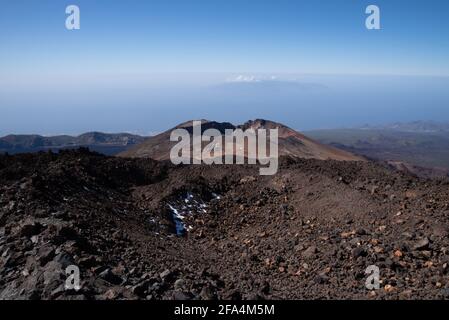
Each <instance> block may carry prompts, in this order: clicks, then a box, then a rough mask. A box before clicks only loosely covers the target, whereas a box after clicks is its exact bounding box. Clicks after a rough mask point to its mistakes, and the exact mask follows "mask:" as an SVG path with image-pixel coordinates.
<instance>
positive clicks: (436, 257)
mask: <svg viewBox="0 0 449 320" xmlns="http://www.w3.org/2000/svg"><path fill="white" fill-rule="evenodd" d="M258 172H259V170H258V168H257V167H251V166H237V165H234V166H190V167H187V166H180V167H174V166H172V165H171V164H169V163H165V162H156V161H153V160H149V159H126V158H114V157H106V156H101V155H98V154H94V153H90V152H88V151H87V150H79V151H64V152H61V153H60V154H52V153H40V154H27V155H15V156H8V155H4V156H0V299H346V298H351V299H444V298H449V267H448V263H449V238H448V236H449V183H448V182H447V181H443V180H432V181H431V180H420V179H418V178H416V177H414V176H411V175H407V174H405V173H399V172H393V171H391V170H390V169H388V168H386V167H382V166H380V165H376V164H373V163H369V162H337V161H319V160H299V159H291V158H284V159H282V161H281V168H280V171H279V173H278V174H277V175H275V176H259V175H258ZM69 265H76V266H78V267H79V268H80V271H81V289H80V290H78V291H75V290H66V289H65V287H64V284H65V280H66V274H65V268H66V267H67V266H69ZM369 265H376V266H378V267H379V268H380V280H381V284H380V289H378V290H368V289H366V287H365V281H366V277H367V275H366V274H365V270H366V268H367V267H368V266H369Z"/></svg>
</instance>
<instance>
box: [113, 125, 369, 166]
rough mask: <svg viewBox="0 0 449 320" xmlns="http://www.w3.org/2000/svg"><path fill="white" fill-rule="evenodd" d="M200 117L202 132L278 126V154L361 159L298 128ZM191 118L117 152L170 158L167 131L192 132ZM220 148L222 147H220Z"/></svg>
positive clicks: (122, 154) (349, 159) (131, 155)
mask: <svg viewBox="0 0 449 320" xmlns="http://www.w3.org/2000/svg"><path fill="white" fill-rule="evenodd" d="M201 121H202V126H201V129H202V132H204V131H205V130H207V129H211V128H213V129H217V130H219V131H220V132H221V133H222V134H224V132H225V129H237V128H240V129H242V130H247V129H254V130H257V129H267V130H268V129H278V130H279V131H278V133H279V140H278V148H279V155H280V156H281V155H289V156H294V157H298V158H306V159H319V160H327V159H332V160H341V161H363V160H364V158H363V157H360V156H357V155H354V154H352V153H350V152H347V151H343V150H340V149H337V148H334V147H331V146H326V145H323V144H321V143H319V142H316V141H314V140H312V139H310V138H308V137H306V136H304V135H303V134H300V133H299V132H297V131H295V130H293V129H291V128H289V127H287V126H285V125H282V124H280V123H276V122H273V121H268V120H261V119H257V120H251V121H248V122H246V123H245V124H243V125H238V126H234V125H232V124H231V123H228V122H223V123H220V122H215V121H207V120H201ZM192 124H193V122H192V121H187V122H184V123H182V124H180V125H178V126H176V127H175V128H173V129H170V130H167V131H165V132H163V133H161V134H159V135H156V136H154V137H150V138H148V139H146V140H145V141H144V142H143V143H141V144H138V145H136V146H134V147H132V148H131V149H128V150H127V151H124V152H122V153H120V154H119V156H121V157H135V158H145V157H148V158H153V159H155V160H168V159H170V150H171V148H172V147H173V146H174V145H175V144H176V142H171V141H170V134H171V132H172V131H173V130H174V129H178V128H184V129H186V130H187V131H189V132H190V133H191V132H192V130H193V128H192ZM236 148H244V150H245V155H246V154H247V152H246V151H247V150H246V148H245V146H236ZM223 149H224V148H223Z"/></svg>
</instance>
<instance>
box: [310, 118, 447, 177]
mask: <svg viewBox="0 0 449 320" xmlns="http://www.w3.org/2000/svg"><path fill="white" fill-rule="evenodd" d="M304 133H305V134H306V135H307V136H309V137H311V138H313V139H315V140H317V141H319V142H321V143H324V144H327V145H331V146H334V147H337V148H339V149H342V150H346V151H349V152H352V153H356V154H359V155H363V156H365V157H367V158H370V159H373V160H381V161H386V162H388V163H389V164H391V165H392V166H395V167H397V168H398V169H406V170H408V171H412V172H413V173H415V174H418V175H423V176H447V174H448V173H449V123H438V122H433V121H415V122H409V123H393V124H389V125H383V126H369V125H366V126H362V127H359V128H345V129H323V130H312V131H307V132H304Z"/></svg>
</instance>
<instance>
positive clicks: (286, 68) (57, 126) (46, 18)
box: [0, 0, 449, 134]
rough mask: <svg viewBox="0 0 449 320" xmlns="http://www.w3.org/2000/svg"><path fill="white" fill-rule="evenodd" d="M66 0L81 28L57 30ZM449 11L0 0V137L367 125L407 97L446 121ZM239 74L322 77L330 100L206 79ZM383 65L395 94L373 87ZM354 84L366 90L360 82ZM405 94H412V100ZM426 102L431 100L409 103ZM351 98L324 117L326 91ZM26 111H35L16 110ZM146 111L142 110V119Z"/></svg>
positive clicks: (352, 1)
mask: <svg viewBox="0 0 449 320" xmlns="http://www.w3.org/2000/svg"><path fill="white" fill-rule="evenodd" d="M69 4H76V5H78V6H79V7H80V10H81V30H77V31H68V30H66V29H65V18H66V14H65V7H66V6H67V5H69ZM369 4H376V5H378V6H379V7H380V10H381V25H382V29H381V30H378V31H373V30H371V31H370V30H367V29H366V28H365V19H366V14H365V8H366V7H367V5H369ZM448 13H449V2H448V1H446V0H431V1H423V0H422V1H405V0H388V1H381V0H371V1H364V0H323V1H310V0H308V1H300V0H291V1H287V0H270V1H263V0H259V1H242V0H239V1H237V0H214V1H211V0H204V1H199V0H176V1H175V0H163V1H162V0H161V1H155V0H128V1H124V0H115V1H110V0H95V1H91V0H71V1H62V0H53V1H50V0H39V1H34V0H28V1H25V0H2V2H1V4H0V111H3V112H2V113H3V117H1V118H0V134H2V133H9V132H11V131H14V132H31V131H34V132H37V131H39V132H40V133H59V132H60V131H68V133H75V132H80V131H83V130H89V129H92V130H94V129H95V130H100V129H101V130H105V131H117V130H127V131H133V130H135V131H138V132H151V131H158V130H161V129H163V128H165V127H167V126H169V125H171V124H175V123H176V121H178V120H180V121H184V120H186V119H181V118H182V117H188V118H191V117H194V116H200V117H205V115H208V116H210V117H213V118H215V119H216V120H229V119H233V120H235V121H239V120H246V119H243V116H255V117H257V116H258V115H263V114H265V115H266V116H270V117H272V118H275V119H276V118H277V119H279V120H284V121H285V120H288V121H290V122H291V123H289V124H290V125H291V126H294V127H299V128H302V127H307V126H306V124H309V125H310V126H313V127H322V126H323V123H325V124H326V125H324V126H333V125H335V126H337V125H350V124H353V123H358V122H369V121H368V120H370V119H373V117H369V119H364V118H363V114H364V113H362V111H361V109H363V108H371V109H369V110H365V111H366V112H365V114H369V113H370V112H371V113H372V114H373V115H377V117H376V118H379V119H378V121H388V120H401V119H397V118H398V117H400V116H401V114H403V113H402V112H401V113H398V115H397V116H394V117H393V116H391V117H388V114H383V112H384V111H383V110H384V109H385V110H389V109H391V108H393V107H395V106H397V105H398V104H400V105H408V104H412V105H411V109H410V110H414V111H413V112H414V113H412V114H411V115H407V116H409V117H413V116H414V117H425V116H426V115H428V117H429V118H435V117H437V118H440V119H441V118H443V119H445V120H449V112H446V111H445V107H447V106H448V104H447V102H448V101H449V100H448V97H447V93H446V91H448V90H446V88H447V87H446V85H447V84H448V81H447V77H448V76H449V59H448V58H449V37H448V30H449V18H448V17H447V16H448ZM236 75H245V76H253V77H260V78H261V79H266V78H267V77H271V76H273V75H276V77H277V78H280V79H282V81H284V80H288V81H291V79H293V78H294V79H299V80H298V81H306V82H307V83H309V82H314V83H319V84H320V85H323V87H329V89H330V90H331V91H332V90H333V91H332V92H334V94H335V95H338V96H340V100H339V99H338V97H337V96H335V95H334V96H333V95H329V94H327V95H328V96H329V97H328V98H327V100H326V99H325V100H323V98H322V96H323V95H324V96H326V94H322V95H321V98H319V97H317V98H316V99H315V98H313V97H311V96H307V97H305V96H304V94H303V93H301V94H299V93H298V94H295V95H293V96H292V95H291V94H285V93H279V92H273V95H272V98H273V103H272V104H271V105H270V104H266V103H262V102H264V101H266V100H267V99H266V97H264V96H263V94H259V93H257V95H259V96H257V95H256V96H251V95H255V92H252V93H250V94H249V95H248V94H243V95H242V91H241V90H238V92H237V93H236V92H232V91H229V90H228V91H226V93H220V94H217V92H216V91H213V90H205V89H204V88H205V87H209V86H211V87H215V86H216V85H220V83H221V82H226V81H227V79H229V78H230V77H231V78H232V77H235V76H236ZM293 75H294V76H293ZM303 75H308V76H309V78H307V79H306V78H301V77H302V76H303ZM310 75H312V76H313V75H323V77H322V78H316V77H315V78H313V79H311V78H310ZM328 75H338V76H341V77H342V78H340V80H341V81H340V80H339V81H335V78H332V77H333V76H328ZM355 75H357V76H355ZM404 75H407V76H409V77H408V78H407V77H405V78H404V77H397V76H404ZM386 76H388V77H390V78H388V79H387V80H386V82H389V83H390V84H391V83H394V85H393V88H396V89H397V90H394V92H389V90H391V87H389V86H387V85H385V86H382V85H381V84H378V81H379V79H383V80H382V81H385V79H386V78H385V77H386ZM360 77H362V78H363V79H365V80H363V81H360ZM367 77H369V78H370V79H367ZM376 77H378V78H376ZM379 77H381V78H379ZM382 77H383V78H382ZM391 77H393V78H391ZM406 78H407V79H408V80H406ZM423 78H426V79H425V80H423ZM376 79H377V80H376ZM392 79H393V80H392ZM295 81H297V80H295ZM340 83H344V85H336V84H340ZM423 83H425V84H423ZM358 84H361V85H363V84H365V85H366V87H364V88H362V89H360V90H358V91H357V92H356V91H355V89H354V88H355V87H356V86H357V85H358ZM376 84H378V86H377V88H378V90H377V91H376V92H374V91H373V89H372V88H373V86H374V87H376ZM345 86H346V87H345ZM343 87H345V89H343ZM337 88H338V90H340V91H339V92H336V90H337ZM351 88H352V90H351ZM416 88H418V90H417V91H416ZM424 88H425V89H424ZM202 90H203V91H202ZM382 90H384V91H382ZM410 91H414V92H413V95H415V94H418V95H419V94H420V96H419V98H418V99H413V101H410V100H411V99H410V94H409V92H410ZM343 92H345V93H346V94H347V96H348V97H347V100H344V99H342V98H341V96H342V95H343ZM361 92H369V93H370V94H377V95H381V96H382V97H379V98H378V99H380V100H382V106H380V105H379V106H378V110H377V111H376V110H375V108H376V105H375V104H369V103H368V104H366V103H365V104H364V105H367V106H365V107H363V106H361V105H360V102H359V100H358V99H359V98H357V97H360V93H361ZM176 95H179V96H180V98H179V99H176ZM250 96H251V97H250ZM393 96H394V98H393ZM351 97H352V99H351ZM426 97H427V98H426ZM320 99H321V100H320ZM376 99H377V98H376ZM401 99H402V100H401ZM429 99H433V100H435V101H432V105H431V106H429V105H428V103H426V104H425V105H418V104H417V102H416V100H418V101H421V100H424V101H428V100H429ZM351 100H353V101H354V104H355V103H357V105H352V106H351V108H349V109H350V110H349V111H347V112H348V114H346V113H344V114H343V115H341V118H338V117H337V118H336V119H335V121H333V122H332V121H329V119H323V118H322V116H321V114H323V113H324V112H327V111H326V110H329V108H330V107H329V101H331V102H332V103H330V104H332V105H333V108H337V111H338V110H347V108H348V104H350V103H351ZM360 100H362V98H361V97H360ZM279 101H283V105H279V103H278V102H279ZM227 102H228V103H227ZM326 103H328V104H327V105H326ZM184 105H185V106H184ZM311 105H312V106H314V107H313V108H310V107H309V106H311ZM242 108H243V111H245V112H242V116H240V117H239V116H238V115H236V114H235V111H236V109H237V110H242ZM373 108H374V110H373ZM432 108H433V109H432ZM87 110H89V111H90V113H91V114H90V116H89V117H88V118H86V117H83V114H85V113H86V111H87ZM125 110H129V114H128V113H126V112H125ZM282 110H284V111H285V113H282V114H277V113H276V112H280V111H282ZM295 110H296V111H297V114H296V113H295ZM316 110H318V111H320V112H319V113H316V114H315V113H314V111H316ZM375 112H377V113H375ZM426 112H427V113H426ZM25 113H29V114H32V115H33V119H30V120H27V121H26V120H24V119H23V115H24V114H25ZM359 113H360V114H359ZM132 114H134V115H135V116H132ZM136 114H137V115H136ZM304 114H307V115H309V118H307V119H306V120H305V119H304V118H301V117H302V115H304ZM67 115H70V119H66V118H65V116H67ZM92 115H95V116H94V118H97V117H98V118H99V119H101V120H98V122H93V121H92ZM142 116H144V117H147V118H148V119H149V120H148V121H147V122H146V123H140V122H139V120H141V118H142ZM119 118H120V119H119ZM240 118H242V119H240ZM311 119H316V120H314V121H312V122H311ZM345 119H346V120H347V121H344V120H345ZM32 120H35V122H33V121H32ZM37 120H39V123H38V124H36V121H37ZM364 120H366V121H364ZM61 123H62V124H61Z"/></svg>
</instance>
